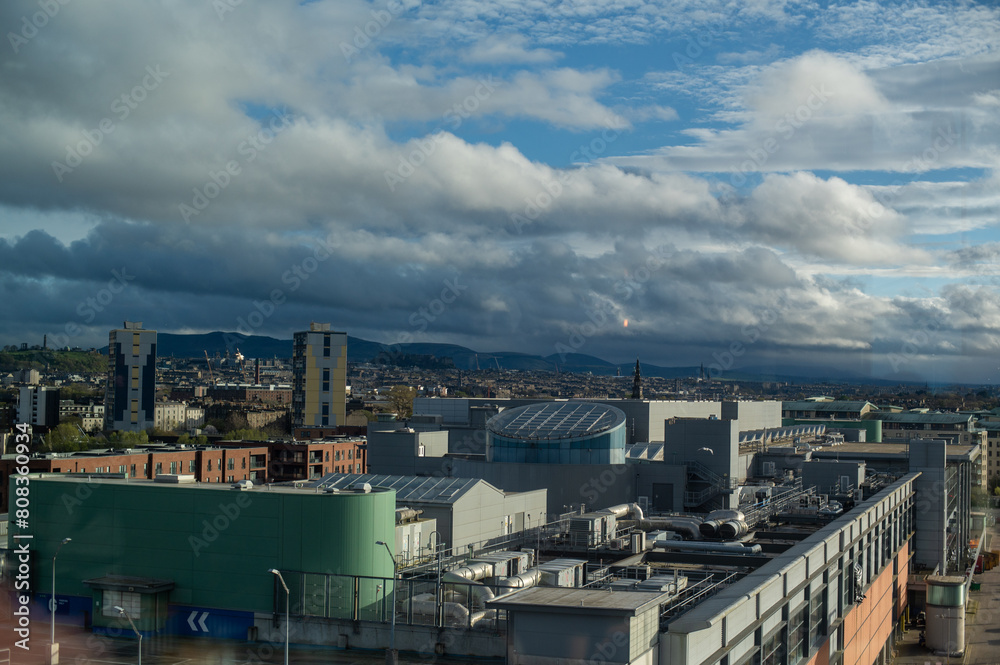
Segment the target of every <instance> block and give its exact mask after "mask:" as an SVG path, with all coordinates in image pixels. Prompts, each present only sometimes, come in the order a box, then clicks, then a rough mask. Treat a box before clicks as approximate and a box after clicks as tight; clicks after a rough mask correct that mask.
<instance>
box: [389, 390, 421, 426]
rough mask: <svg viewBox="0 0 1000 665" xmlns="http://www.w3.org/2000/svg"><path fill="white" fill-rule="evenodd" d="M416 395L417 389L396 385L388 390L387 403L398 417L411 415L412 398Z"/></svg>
mask: <svg viewBox="0 0 1000 665" xmlns="http://www.w3.org/2000/svg"><path fill="white" fill-rule="evenodd" d="M416 396H417V389H416V388H411V387H410V386H404V385H398V386H393V387H392V389H391V390H389V395H388V397H389V404H390V405H391V406H392V410H393V411H395V412H396V416H397V417H398V418H409V417H410V416H411V415H413V398H414V397H416Z"/></svg>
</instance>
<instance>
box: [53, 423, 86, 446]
mask: <svg viewBox="0 0 1000 665" xmlns="http://www.w3.org/2000/svg"><path fill="white" fill-rule="evenodd" d="M45 443H46V444H47V446H48V449H49V451H50V452H53V453H72V452H76V451H78V450H87V449H88V448H90V447H91V446H92V444H93V443H94V440H93V439H91V438H90V437H89V436H87V435H86V434H83V433H82V432H81V431H80V430H79V428H78V427H77V426H76V425H73V424H71V423H61V424H59V425H57V426H56V427H55V428H54V429H53V430H51V431H50V432H49V433H48V434H47V435H46V436H45Z"/></svg>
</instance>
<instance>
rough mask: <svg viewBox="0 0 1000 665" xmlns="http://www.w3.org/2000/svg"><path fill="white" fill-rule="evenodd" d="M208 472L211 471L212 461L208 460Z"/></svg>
mask: <svg viewBox="0 0 1000 665" xmlns="http://www.w3.org/2000/svg"><path fill="white" fill-rule="evenodd" d="M208 470H209V471H211V470H212V460H208Z"/></svg>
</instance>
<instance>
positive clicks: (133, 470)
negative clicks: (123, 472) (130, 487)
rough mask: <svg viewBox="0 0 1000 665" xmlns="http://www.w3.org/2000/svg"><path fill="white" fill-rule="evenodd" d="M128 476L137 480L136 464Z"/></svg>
mask: <svg viewBox="0 0 1000 665" xmlns="http://www.w3.org/2000/svg"><path fill="white" fill-rule="evenodd" d="M128 475H129V476H130V477H132V478H135V464H133V465H132V468H131V471H130V473H129V474H128Z"/></svg>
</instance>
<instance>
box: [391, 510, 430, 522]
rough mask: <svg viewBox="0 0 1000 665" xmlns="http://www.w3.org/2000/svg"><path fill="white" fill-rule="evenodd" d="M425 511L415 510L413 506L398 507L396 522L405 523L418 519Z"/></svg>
mask: <svg viewBox="0 0 1000 665" xmlns="http://www.w3.org/2000/svg"><path fill="white" fill-rule="evenodd" d="M423 514H424V511H422V510H415V509H413V508H397V509H396V524H405V523H407V522H412V521H413V520H415V519H417V517H418V516H419V515H423Z"/></svg>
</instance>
